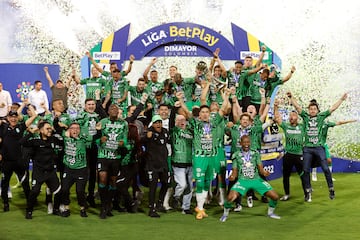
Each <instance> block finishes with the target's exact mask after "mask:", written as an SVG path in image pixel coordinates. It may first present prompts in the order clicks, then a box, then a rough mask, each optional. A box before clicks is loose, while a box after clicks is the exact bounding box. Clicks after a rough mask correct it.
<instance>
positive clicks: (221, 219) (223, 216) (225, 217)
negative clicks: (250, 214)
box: [220, 215, 228, 222]
mask: <svg viewBox="0 0 360 240" xmlns="http://www.w3.org/2000/svg"><path fill="white" fill-rule="evenodd" d="M227 218H228V216H226V215H222V216H221V218H220V222H226V220H227Z"/></svg>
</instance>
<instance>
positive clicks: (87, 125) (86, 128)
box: [76, 111, 99, 147]
mask: <svg viewBox="0 0 360 240" xmlns="http://www.w3.org/2000/svg"><path fill="white" fill-rule="evenodd" d="M98 121H99V114H97V113H96V112H93V113H88V112H85V111H84V112H81V113H80V114H79V115H78V116H77V118H76V122H78V123H79V125H80V127H81V134H82V135H83V136H86V138H87V140H88V141H87V142H86V145H87V147H91V144H92V140H93V136H95V135H96V133H97V130H96V123H97V122H98Z"/></svg>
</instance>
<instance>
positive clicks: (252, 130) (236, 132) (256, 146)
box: [230, 115, 263, 153]
mask: <svg viewBox="0 0 360 240" xmlns="http://www.w3.org/2000/svg"><path fill="white" fill-rule="evenodd" d="M230 132H231V140H232V141H231V152H232V153H234V152H236V151H238V149H240V147H241V146H240V139H241V137H242V136H244V135H248V136H250V141H251V145H250V147H251V149H252V150H257V151H259V150H260V149H261V135H262V132H263V130H262V122H261V121H260V117H259V116H258V115H257V116H256V117H255V119H254V123H253V125H252V126H249V127H247V128H243V127H241V125H240V123H239V122H238V123H237V124H234V126H233V127H232V128H231V129H230Z"/></svg>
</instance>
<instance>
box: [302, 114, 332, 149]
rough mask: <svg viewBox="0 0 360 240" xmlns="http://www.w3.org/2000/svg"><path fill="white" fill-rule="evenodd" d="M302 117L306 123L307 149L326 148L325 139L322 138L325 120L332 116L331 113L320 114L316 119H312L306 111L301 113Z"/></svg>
mask: <svg viewBox="0 0 360 240" xmlns="http://www.w3.org/2000/svg"><path fill="white" fill-rule="evenodd" d="M300 116H301V117H302V119H303V121H304V128H305V147H318V146H324V144H325V139H323V137H322V130H323V125H324V121H325V119H326V118H327V117H328V116H330V111H329V110H326V111H324V112H320V113H318V114H317V115H316V116H315V117H310V116H309V114H308V113H307V112H305V111H304V110H302V111H301V113H300Z"/></svg>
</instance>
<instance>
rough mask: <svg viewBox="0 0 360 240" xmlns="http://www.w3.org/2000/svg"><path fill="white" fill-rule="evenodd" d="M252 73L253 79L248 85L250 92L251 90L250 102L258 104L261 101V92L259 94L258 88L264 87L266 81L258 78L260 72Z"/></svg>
mask: <svg viewBox="0 0 360 240" xmlns="http://www.w3.org/2000/svg"><path fill="white" fill-rule="evenodd" d="M253 75H254V78H253V79H254V81H253V82H252V84H251V86H250V92H251V102H252V103H254V104H260V103H261V94H260V91H259V90H260V88H264V87H265V84H266V81H263V80H262V79H261V78H260V74H253Z"/></svg>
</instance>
